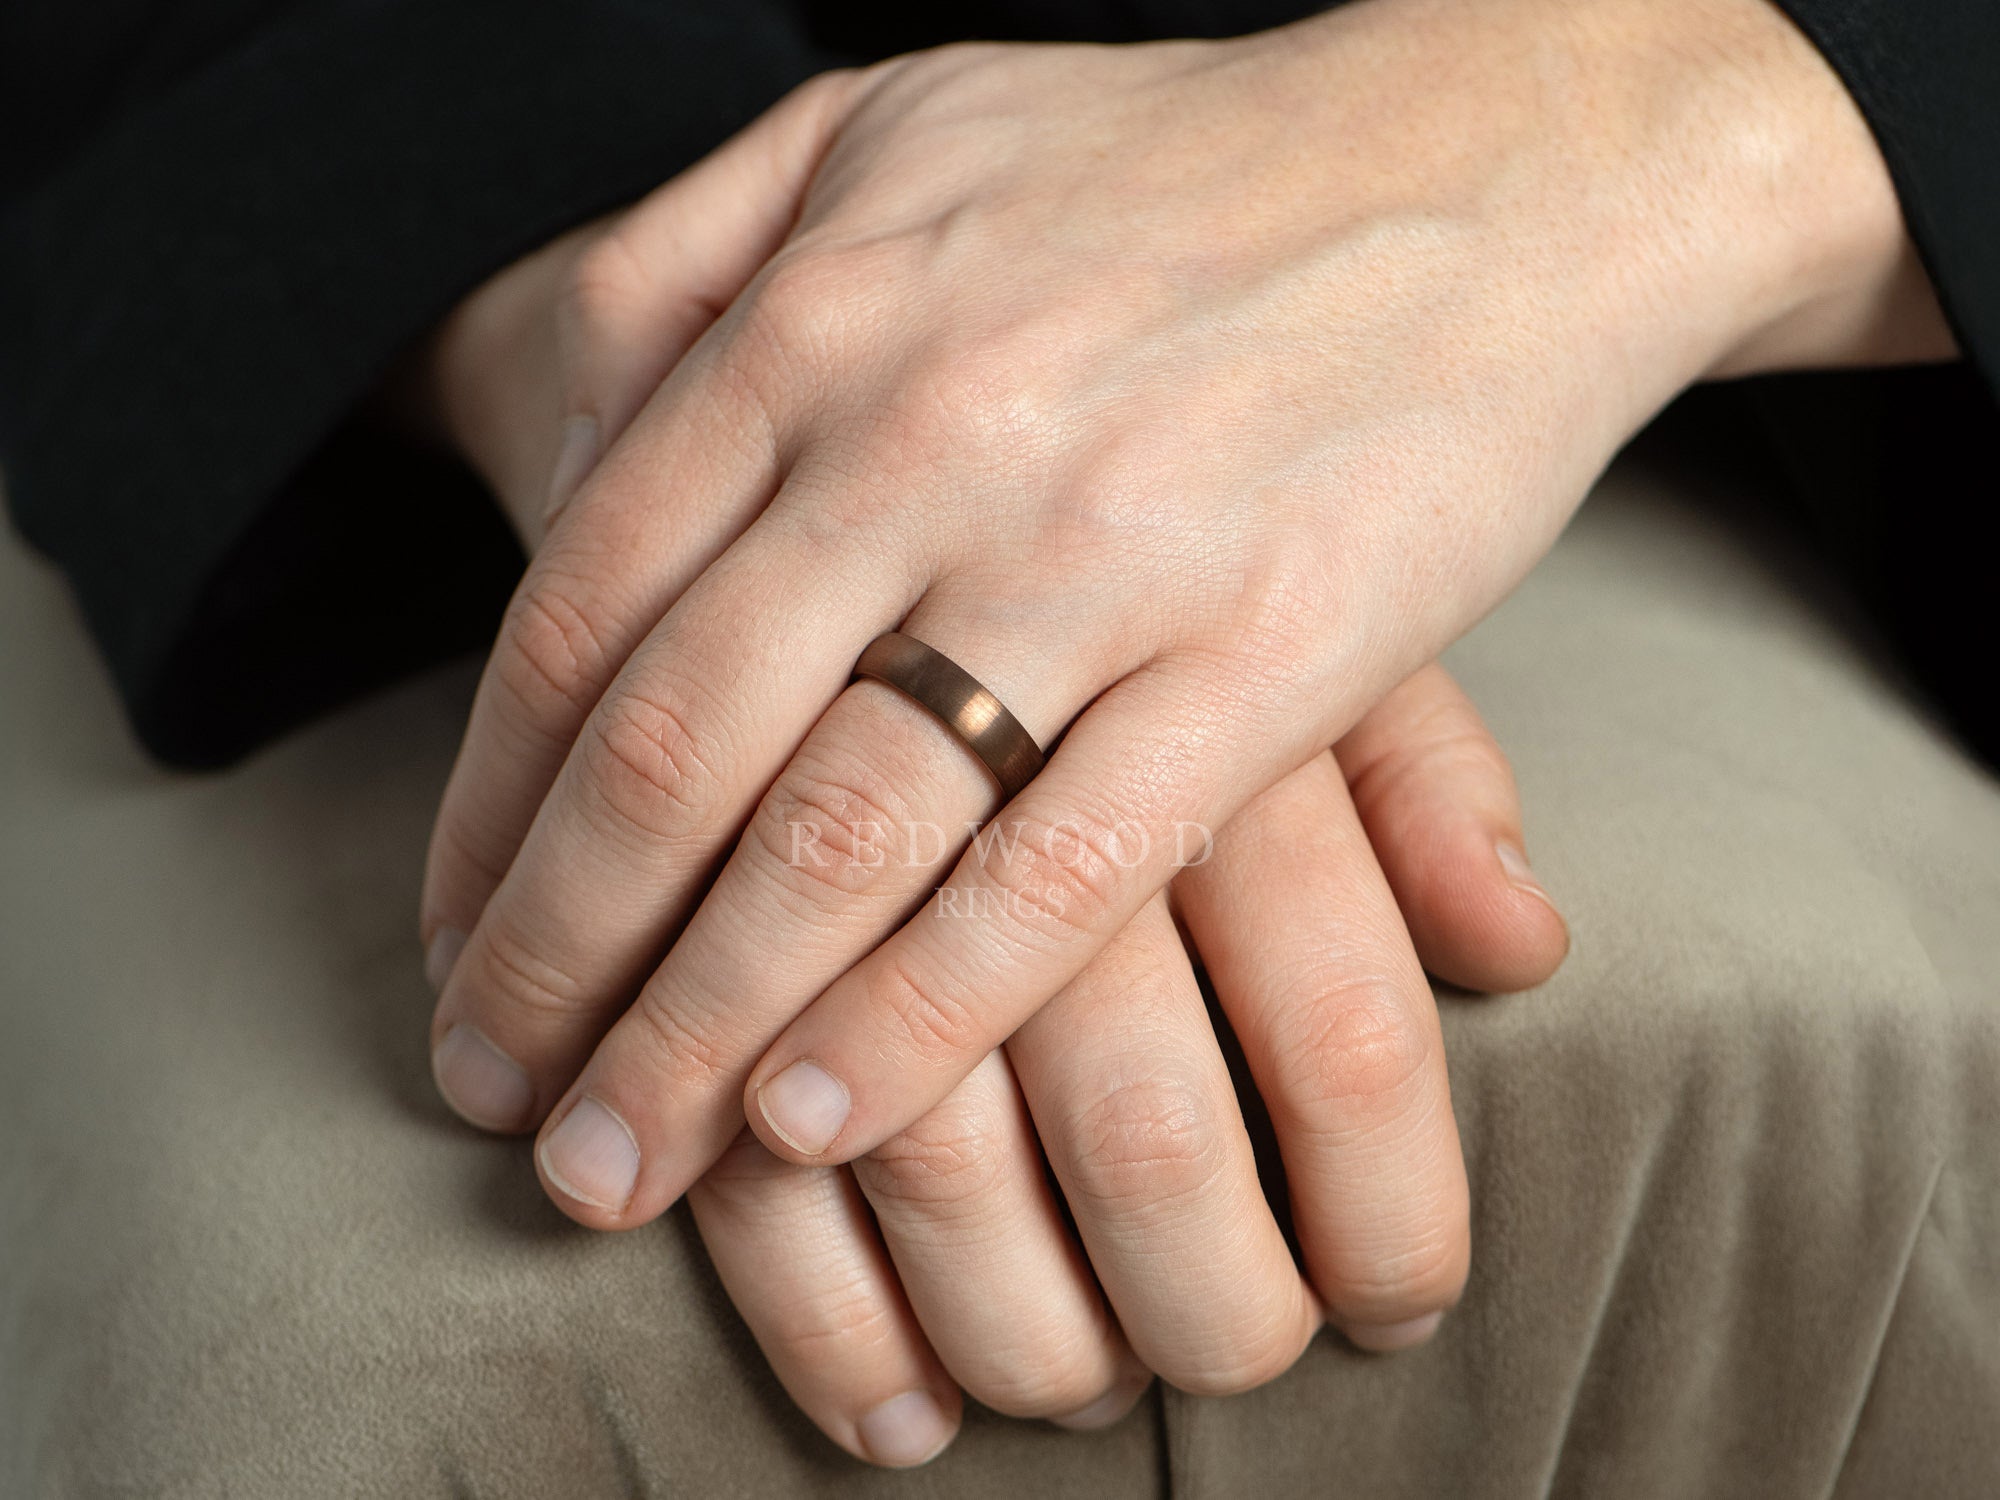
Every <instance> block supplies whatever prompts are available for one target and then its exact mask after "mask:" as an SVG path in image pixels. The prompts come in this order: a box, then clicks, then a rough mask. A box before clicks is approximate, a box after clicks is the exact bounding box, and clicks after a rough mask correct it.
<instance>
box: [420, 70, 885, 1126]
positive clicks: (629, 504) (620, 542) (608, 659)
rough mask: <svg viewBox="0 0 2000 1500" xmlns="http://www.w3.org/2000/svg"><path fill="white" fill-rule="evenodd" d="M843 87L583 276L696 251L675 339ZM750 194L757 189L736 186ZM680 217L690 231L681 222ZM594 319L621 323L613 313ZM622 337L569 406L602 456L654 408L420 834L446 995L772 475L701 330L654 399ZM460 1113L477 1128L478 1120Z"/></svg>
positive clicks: (722, 280) (774, 461)
mask: <svg viewBox="0 0 2000 1500" xmlns="http://www.w3.org/2000/svg"><path fill="white" fill-rule="evenodd" d="M852 78H853V75H849V74H840V75H834V76H832V77H830V78H829V79H828V80H825V81H815V82H814V83H809V84H806V85H804V86H802V87H801V88H800V89H799V90H798V91H796V92H795V93H794V94H793V95H791V96H789V97H788V99H787V100H786V101H785V102H784V103H783V104H781V105H780V106H779V107H778V108H777V109H775V110H774V111H772V112H771V113H770V114H769V115H766V116H765V117H764V118H763V119H762V120H760V121H759V122H758V123H757V124H755V125H753V126H751V127H750V128H749V130H748V131H746V132H745V133H744V135H742V136H740V137H738V138H737V139H736V140H735V141H733V142H731V143H730V144H729V145H726V146H724V147H723V148H722V149H721V151H720V152H718V153H717V156H716V157H715V158H711V159H710V161H709V162H706V163H703V164H702V165H699V166H697V167H695V168H693V169H692V170H691V171H690V173H689V174H687V175H686V178H685V179H684V180H687V181H689V182H690V184H691V185H690V186H689V187H688V188H687V189H686V190H685V191H684V192H681V193H680V194H679V195H678V196H675V193H676V190H675V189H673V188H669V189H667V190H665V191H664V193H663V194H662V195H659V196H660V197H661V200H662V201H659V202H654V201H653V200H648V201H647V203H646V204H644V205H642V206H641V208H640V209H638V210H635V212H634V215H633V220H634V222H633V224H632V226H631V228H630V230H629V231H621V234H622V235H625V236H626V237H622V238H621V237H618V236H614V238H613V241H612V247H611V248H610V249H607V250H605V251H604V252H603V259H602V260H600V261H598V262H594V263H591V264H592V265H593V266H595V267H596V269H592V270H589V271H588V273H587V275H588V276H591V277H595V278H596V279H597V282H598V283H603V282H605V281H606V280H609V279H615V278H618V277H624V278H626V279H627V280H631V279H633V278H636V276H637V274H638V268H639V266H640V258H641V257H654V256H659V255H665V254H669V253H671V252H672V251H673V250H674V248H675V246H676V245H677V244H678V245H679V246H680V248H681V249H683V250H685V251H687V252H688V253H689V254H690V255H692V256H693V257H694V259H695V260H697V261H698V262H699V266H700V269H701V272H702V276H701V278H699V279H700V280H701V281H703V282H704V283H705V286H706V288H707V290H708V291H709V292H711V293H714V296H713V297H712V298H707V299H700V300H697V301H695V302H683V303H682V304H680V309H679V311H678V312H675V313H671V314H670V315H669V316H670V318H671V319H672V321H673V322H674V324H675V328H676V330H677V331H678V333H686V332H687V331H689V329H691V327H692V324H693V323H694V322H695V321H698V320H699V318H700V317H701V316H702V315H703V313H704V312H705V310H706V307H707V305H708V303H709V302H710V301H713V302H714V303H716V304H718V305H719V304H720V303H721V302H722V301H723V300H724V299H723V298H722V295H721V290H720V289H722V288H724V287H726V286H727V285H728V283H729V282H730V281H731V280H732V279H733V277H734V276H735V275H736V273H738V272H740V271H742V270H743V269H744V268H745V266H749V267H750V269H751V270H753V271H754V269H755V264H754V262H755V257H756V252H757V250H758V249H759V248H760V247H761V246H762V245H763V244H764V243H765V241H767V240H768V238H769V237H770V235H771V233H772V226H773V225H774V224H778V225H784V224H789V223H790V221H791V218H792V216H793V215H794V214H795V212H796V209H797V198H798V192H799V191H800V190H801V189H802V187H803V181H804V178H802V177H801V176H800V175H799V174H800V173H801V172H804V173H805V174H806V175H807V176H809V175H810V165H809V164H808V163H809V162H810V161H816V160H817V151H818V144H817V142H818V141H820V140H822V139H823V137H824V134H825V132H826V131H827V130H829V129H830V128H831V121H832V118H833V113H832V112H833V111H835V110H836V109H837V106H838V105H839V104H840V102H841V96H842V93H843V91H844V90H848V89H851V88H853V87H854V84H853V82H852ZM815 132H817V133H818V134H817V135H816V134H815ZM732 182H734V183H736V184H737V185H738V186H740V187H741V188H742V189H743V191H742V193H741V194H740V196H739V195H738V194H737V193H735V192H732V191H731V190H730V187H729V184H730V183H732ZM759 186H761V187H763V188H764V189H765V190H766V191H765V195H764V196H761V197H759V196H757V195H756V194H754V193H752V192H751V191H750V189H752V188H756V187H759ZM690 198H691V199H692V200H693V201H689V200H690ZM683 220H685V229H684V230H677V229H676V228H675V226H676V225H679V224H681V223H682V222H683ZM697 221H698V222H697ZM780 232H782V230H780ZM677 235H684V236H685V241H684V242H683V240H681V239H677V238H676V236H677ZM621 267H622V268H624V269H618V268H621ZM676 270H677V268H676V267H674V266H672V265H656V266H654V267H652V268H651V274H652V277H653V282H652V283H651V284H655V285H659V284H671V283H672V282H673V281H674V279H675V275H676ZM585 284H591V283H589V282H588V281H586V283H585ZM614 290H618V291H619V292H621V293H622V291H623V288H622V287H619V288H614ZM579 295H581V294H579ZM590 298H591V299H592V303H593V306H595V305H596V303H597V302H604V303H608V302H609V301H611V300H612V295H611V291H609V290H607V291H602V292H601V293H600V292H597V291H593V292H591V293H590ZM602 315H603V320H605V321H610V322H613V323H616V322H618V321H619V320H618V318H617V317H616V315H615V314H614V313H613V312H612V311H611V310H610V309H608V307H607V308H605V309H603V310H602ZM575 316H576V315H573V316H572V319H571V321H572V323H574V321H575ZM593 316H595V314H593ZM630 338H631V339H632V340H633V341H634V342H632V343H631V344H630V345H629V346H627V347H625V348H624V351H623V352H622V353H619V354H616V355H614V356H613V357H612V365H613V366H614V367H615V370H616V373H607V374H606V375H605V376H604V378H603V381H602V382H601V383H600V384H596V385H593V386H592V387H591V390H592V392H593V393H592V394H591V395H589V396H586V397H581V398H579V402H580V406H579V410H578V412H577V413H575V414H576V415H580V416H588V417H590V418H591V419H592V421H593V422H595V423H596V424H597V426H598V433H597V436H596V438H594V439H593V440H592V443H593V445H594V447H595V448H598V449H608V448H609V445H610V441H611V440H610V436H609V434H610V433H611V431H612V430H613V428H614V427H616V428H617V429H620V430H621V431H622V429H623V428H624V427H625V426H626V425H627V424H628V423H629V422H630V421H631V415H632V412H633V411H636V409H637V408H636V406H634V405H633V402H634V401H637V402H641V403H643V402H645V401H647V400H648V399H649V398H650V399H651V400H653V401H654V402H655V403H656V407H657V417H656V419H654V420H650V421H648V422H646V423H641V424H638V428H637V430H635V431H633V432H631V433H630V434H628V435H626V436H625V438H624V440H623V441H621V442H620V444H619V446H618V449H617V451H616V452H606V453H605V454H604V455H603V457H602V461H601V462H599V461H598V459H597V457H596V455H595V453H594V452H593V454H592V456H591V458H590V463H591V464H594V465H595V467H594V469H593V471H592V475H591V480H592V482H591V484H590V486H589V495H590V498H591V501H592V503H591V504H590V505H589V506H587V507H582V506H571V507H570V508H569V513H568V515H567V517H566V523H559V524H557V525H556V527H555V528H554V530H553V531H552V532H551V533H550V535H549V537H548V538H547V539H546V540H545V542H544V543H543V545H542V546H541V548H540V549H539V550H538V552H537V554H536V557H535V560H534V562H533V563H532V564H531V566H530V567H529V569H528V572H527V574H526V576H525V577H524V578H523V579H522V582H521V585H520V587H519V588H518V589H517V590H516V591H515V595H514V599H513V601H512V603H511V604H510V606H509V608H508V611H507V616H506V619H505V620H504V621H503V623H502V625H501V629H500V633H499V638H498V640H497V642H496V643H495V646H494V649H493V653H492V656H491V658H490V660H489V661H488V663H487V666H486V670H485V672H484V673H483V675H482V676H481V679H480V686H479V692H478V696H477V697H476V698H475V700H474V703H473V709H472V715H471V720H470V722H469V723H468V725H467V727H466V734H465V740H464V744H463V746H462V747H461V749H460V751H459V756H458V761H457V764H456V765H455V766H454V767H453V769H452V775H451V779H450V782H449V783H448V785H447V787H446V789H445V794H444V798H443V801H442V804H441V806H440V808H439V812H438V821H437V825H436V828H435V831H434V832H433V834H432V839H431V848H430V856H429V860H428V864H427V869H426V873H425V879H424V893H423V898H422V902H421V906H420V911H421V913H422V916H421V921H420V929H421V936H422V939H423V942H424V945H425V952H426V971H427V973H428V974H429V975H430V978H431V982H432V986H433V988H440V989H441V988H442V987H443V983H444V979H445V977H446V976H447V975H448V974H449V973H450V970H451V968H452V965H453V963H454V962H455V961H456V959H457V957H458V955H459V953H460V952H461V951H462V950H463V948H464V945H465V939H466V935H467V934H468V933H470V932H471V931H472V927H473V924H474V923H475V922H476V921H477V920H478V918H479V914H480V912H481V911H482V910H483V909H484V907H485V904H486V901H487V899H488V898H489V897H490V896H491V895H492V893H493V891H494V889H495V888H496V887H497V886H498V885H499V883H500V880H501V878H502V877H503V876H504V875H505V874H506V872H507V869H508V866H509V865H510V864H511V863H512V862H513V859H514V856H515V854H516V852H517V851H518V850H519V848H520V845H521V841H522V839H523V838H525V837H526V835H527V831H528V826H529V824H530V823H531V822H532V821H533V819H534V816H535V813H536V810H537V809H538V808H539V807H540V806H541V803H542V799H543V797H544V796H546V795H547V792H548V790H549V787H550V786H551V785H552V784H553V783H554V781H555V777H556V773H557V771H558V770H559V769H560V768H561V766H562V763H563V760H564V758H565V757H566V755H567V754H568V752H569V749H570V746H571V745H572V744H573V743H574V741H575V740H576V737H577V734H578V733H579V731H580V730H581V728H582V726H583V722H584V719H585V717H586V716H587V715H588V714H589V712H590V710H591V707H592V706H593V705H594V704H595V703H596V702H597V700H598V698H599V697H600V696H601V695H602V693H603V692H604V690H605V688H606V687H607V686H608V685H609V683H610V681H611V679H612V677H613V676H614V675H615V674H616V673H617V671H618V669H619V668H620V667H621V666H622V665H623V664H624V662H625V660H626V658H627V657H628V656H630V655H631V653H632V651H633V650H634V649H635V648H636V647H637V646H638V644H639V642H640V641H641V640H642V639H644V638H645V636H646V634H647V632H648V631H649V630H651V629H652V628H653V627H654V626H655V625H656V624H657V623H658V622H659V620H660V618H661V616H662V615H664V614H665V613H666V611H667V609H668V607H669V606H671V605H672V604H673V602H674V601H675V600H677V599H678V598H679V597H680V596H681V594H682V593H683V592H685V591H686V589H687V588H688V586H689V585H690V584H691V583H693V581H694V580H695V579H696V578H697V577H699V576H700V575H701V573H702V571H703V569H705V568H706V567H707V566H708V565H709V563H710V562H712V561H713V560H714V559H715V558H717V557H718V556H720V555H721V553H722V551H723V550H724V549H725V548H726V547H727V546H728V545H729V544H730V543H731V542H732V541H734V540H735V539H736V538H737V537H738V536H739V535H741V533H742V532H743V530H744V529H745V527H747V526H748V525H749V523H750V521H751V520H752V519H753V518H754V517H755V516H756V515H757V514H758V513H759V512H761V511H762V510H763V508H764V506H765V504H766V503H767V502H768V501H769V499H770V497H771V495H772V494H773V493H775V491H776V489H777V486H778V481H779V471H780V465H779V457H778V453H777V450H776V437H775V426H774V423H775V420H776V416H775V414H774V413H773V412H772V411H771V410H770V409H769V408H768V407H766V406H765V405H764V404H763V403H762V401H761V399H760V397H759V394H758V391H757V389H756V388H755V382H752V381H750V380H748V379H745V378H742V377H741V376H740V375H734V374H731V373H730V366H729V362H728V360H727V358H726V356H725V350H724V347H723V345H722V344H721V343H720V342H719V341H718V340H716V339H714V338H710V339H707V340H704V341H703V342H702V343H701V344H700V345H699V346H698V348H697V349H696V350H695V351H694V352H693V353H692V354H690V355H689V356H688V357H687V358H686V359H682V360H679V362H678V363H676V364H675V365H674V366H673V369H674V375H673V377H672V378H671V379H669V380H668V381H667V382H666V385H665V386H664V387H663V388H661V389H659V390H658V391H657V392H655V390H654V388H653V385H654V384H656V382H654V383H649V381H648V378H647V374H646V372H645V371H644V370H640V371H639V373H637V374H635V373H634V371H635V369H639V367H640V366H642V365H643V364H644V363H645V356H644V353H643V347H644V346H645V344H646V339H645V337H644V336H643V335H642V334H641V333H640V332H639V331H638V330H637V326H636V321H635V328H634V331H633V332H632V334H631V335H630ZM614 385H615V386H617V387H618V388H619V391H618V392H614V391H613V389H612V387H613V386H614ZM620 392H622V395H620V394H619V393H620ZM614 397H616V398H617V399H614ZM583 406H592V407H594V408H595V409H594V410H588V411H586V410H583V409H582V407H583ZM628 408H629V409H628ZM621 413H622V414H623V415H620V414H621ZM570 462H571V463H572V464H576V463H580V462H581V460H579V459H576V458H572V459H571V460H570ZM580 510H587V512H588V514H587V515H581V516H580V515H579V511H580ZM503 1081H504V1075H503ZM485 1092H488V1093H492V1092H493V1091H492V1090H487V1091H485ZM518 1092H519V1091H518V1088H514V1089H511V1090H510V1089H506V1088H502V1089H500V1090H499V1091H498V1097H497V1102H498V1103H500V1104H501V1105H503V1106H507V1107H505V1108H502V1109H500V1110H499V1111H497V1113H498V1114H504V1115H512V1114H514V1113H515V1109H514V1108H513V1107H512V1105H511V1103H510V1101H509V1100H508V1099H507V1098H506V1097H505V1096H507V1095H509V1094H512V1095H516V1096H517V1095H518ZM488 1102H489V1104H490V1103H492V1102H495V1101H493V1100H489V1101H488ZM461 1113H465V1114H467V1115H468V1117H469V1118H473V1119H475V1120H479V1117H480V1115H481V1113H482V1111H481V1110H479V1109H471V1110H468V1109H461ZM483 1113H485V1114H486V1115H488V1116H493V1115H495V1114H496V1111H495V1110H494V1109H492V1108H488V1109H486V1110H484V1111H483ZM480 1123H493V1121H492V1119H490V1118H489V1119H487V1120H484V1121H480Z"/></svg>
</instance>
